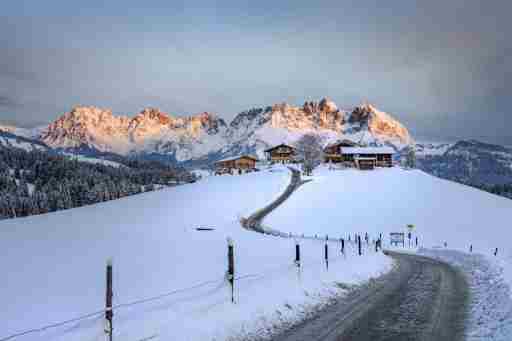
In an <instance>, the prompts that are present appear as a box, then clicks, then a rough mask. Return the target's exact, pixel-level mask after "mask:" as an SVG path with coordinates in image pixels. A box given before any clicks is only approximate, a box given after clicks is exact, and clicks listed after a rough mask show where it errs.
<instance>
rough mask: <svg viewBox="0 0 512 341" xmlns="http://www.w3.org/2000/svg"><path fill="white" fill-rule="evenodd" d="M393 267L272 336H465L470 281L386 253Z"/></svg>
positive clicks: (376, 339)
mask: <svg viewBox="0 0 512 341" xmlns="http://www.w3.org/2000/svg"><path fill="white" fill-rule="evenodd" d="M388 255H389V256H391V257H393V258H394V260H395V261H396V264H397V267H396V269H395V270H393V271H391V272H390V273H388V274H386V275H383V276H381V277H380V278H378V279H376V280H373V281H370V283H368V284H366V285H364V286H362V287H359V288H358V289H355V290H354V291H352V292H351V293H350V294H349V295H348V296H346V297H344V298H341V299H339V300H337V301H335V302H334V303H333V304H331V305H329V306H328V307H327V308H325V309H323V310H321V311H319V312H318V313H317V314H315V316H314V317H312V318H310V319H308V320H305V321H303V322H301V323H300V324H297V325H295V326H294V327H292V328H291V329H289V330H287V331H285V332H283V333H281V335H277V336H275V337H274V338H272V340H273V341H306V340H314V341H320V340H322V341H349V340H350V341H355V340H361V341H370V340H371V341H384V340H386V341H387V340H389V341H391V340H393V341H401V340H404V341H405V340H407V341H415V340H418V341H420V340H422V341H423V340H425V341H427V340H428V341H459V340H464V324H465V318H466V311H467V301H468V299H467V298H468V286H467V283H466V281H465V278H464V276H463V275H461V274H460V273H459V272H458V271H457V270H455V269H454V268H452V267H451V266H450V265H448V264H446V263H443V262H440V261H437V260H433V259H430V258H426V257H422V256H417V255H406V254H399V253H391V252H388Z"/></svg>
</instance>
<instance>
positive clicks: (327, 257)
mask: <svg viewBox="0 0 512 341" xmlns="http://www.w3.org/2000/svg"><path fill="white" fill-rule="evenodd" d="M324 256H325V266H326V267H327V270H329V245H327V242H325V249H324Z"/></svg>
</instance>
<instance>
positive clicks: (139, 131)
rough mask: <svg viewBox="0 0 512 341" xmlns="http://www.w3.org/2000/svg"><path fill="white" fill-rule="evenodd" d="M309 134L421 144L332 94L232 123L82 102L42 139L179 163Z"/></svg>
mask: <svg viewBox="0 0 512 341" xmlns="http://www.w3.org/2000/svg"><path fill="white" fill-rule="evenodd" d="M306 133H313V134H318V135H320V136H322V137H323V138H324V141H325V143H328V142H331V141H335V140H338V139H343V138H348V139H352V140H354V141H355V142H361V143H367V144H388V145H393V146H395V147H397V149H401V148H402V147H404V146H406V145H410V144H412V143H413V140H412V138H411V136H410V134H409V132H408V131H407V129H406V128H405V127H404V126H403V125H402V124H401V123H400V122H398V121H397V120H396V119H394V118H393V117H392V116H391V115H389V114H386V113H384V112H382V111H379V110H377V109H376V108H375V107H373V106H371V105H369V104H365V105H361V106H357V107H355V108H353V109H352V110H341V109H339V108H338V106H337V105H336V104H335V103H334V102H332V101H331V100H329V99H325V98H324V99H322V100H321V101H320V102H305V103H304V105H302V106H299V107H296V106H291V105H289V104H287V103H282V104H275V105H272V106H268V107H266V108H254V109H251V110H248V111H244V112H241V113H240V114H238V115H237V116H236V117H235V118H234V119H233V120H232V121H231V122H230V124H229V125H228V124H226V122H225V121H224V120H223V119H222V118H220V117H218V116H217V115H216V114H212V113H201V114H197V115H192V116H188V117H177V116H173V115H169V114H167V113H164V112H161V111H160V110H158V109H154V108H148V109H144V110H143V111H142V112H140V113H138V114H136V115H134V116H132V117H129V116H123V115H121V116H118V115H113V113H112V111H110V110H106V109H100V108H96V107H84V106H79V107H75V108H73V109H72V110H71V111H70V112H68V113H65V114H64V115H62V116H61V117H60V118H58V119H57V120H56V121H54V122H53V123H51V124H50V125H48V127H46V128H45V129H43V130H42V132H39V133H38V136H37V138H38V139H39V140H40V141H42V142H44V143H46V144H47V145H48V146H50V147H52V148H58V149H65V150H68V151H73V150H76V149H81V148H87V149H89V150H97V151H98V152H109V153H116V154H120V155H129V154H137V153H151V154H159V155H165V156H169V157H171V158H172V159H174V160H176V161H177V162H184V161H194V160H198V159H207V158H209V157H211V156H212V155H228V154H236V153H241V152H244V153H256V154H257V155H260V156H262V152H263V150H264V149H266V148H268V147H269V146H271V145H274V144H279V143H290V144H292V143H294V142H295V141H296V140H297V139H298V138H300V137H301V136H302V135H304V134H306Z"/></svg>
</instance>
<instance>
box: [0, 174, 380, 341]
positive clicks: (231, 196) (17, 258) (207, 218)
mask: <svg viewBox="0 0 512 341" xmlns="http://www.w3.org/2000/svg"><path fill="white" fill-rule="evenodd" d="M288 181H289V172H288V171H287V170H285V169H278V170H276V171H274V172H260V173H252V174H248V175H243V176H221V177H219V176H216V177H207V178H205V179H204V180H202V181H200V182H198V183H195V184H189V185H184V186H179V187H175V188H172V189H165V190H162V191H159V192H152V193H145V194H141V195H137V196H133V197H128V198H123V199H120V200H117V201H112V202H107V203H103V204H100V205H94V206H87V207H82V208H78V209H73V210H68V211H61V212H57V213H53V214H47V215H41V216H35V217H29V218H23V219H14V220H6V221H2V222H1V223H0V250H1V251H0V268H1V269H2V271H3V273H4V274H5V277H3V278H4V280H3V284H2V290H1V292H0V302H2V303H1V305H2V309H0V339H1V338H2V337H4V336H7V335H10V334H11V333H15V332H18V331H22V330H25V329H28V328H32V327H39V326H43V325H45V324H48V323H53V322H58V321H62V320H67V319H69V318H73V317H75V316H79V315H81V314H84V313H88V312H94V311H97V310H98V309H102V307H103V304H104V280H105V279H104V267H105V263H106V260H107V259H108V258H110V257H112V258H113V264H114V304H120V303H126V302H132V301H134V300H138V299H141V298H147V297H151V296H156V295H159V294H162V293H168V292H170V291H173V290H176V289H181V288H190V287H193V286H195V285H197V284H199V283H204V282H205V281H212V282H209V283H208V284H205V285H204V286H201V287H196V288H195V289H191V290H185V291H182V292H175V293H174V294H171V295H169V296H165V297H164V298H160V299H158V300H155V301H151V302H147V303H144V304H139V305H136V306H132V307H124V308H122V309H116V310H115V312H114V328H115V329H114V330H115V332H114V339H116V340H128V341H129V340H133V341H138V340H142V339H145V338H151V339H155V340H211V339H213V338H215V339H216V340H224V339H225V338H226V337H227V336H228V335H239V334H247V333H257V334H262V333H263V334H264V333H267V332H268V330H270V329H271V328H272V326H273V325H274V324H275V323H276V322H277V321H289V320H293V319H296V318H298V317H300V316H301V314H303V313H304V311H307V310H308V307H311V305H313V304H318V303H321V302H324V301H325V299H326V298H327V297H328V296H330V295H332V294H334V293H340V292H341V291H342V290H341V289H340V288H339V286H336V285H335V281H336V282H343V283H348V284H351V283H357V282H360V281H363V280H365V279H368V278H369V277H371V276H376V275H377V274H379V273H380V272H381V271H384V270H386V269H389V267H390V263H389V260H388V259H387V258H386V257H384V256H382V254H375V253H373V252H369V251H368V252H367V254H366V255H365V256H364V257H356V256H355V252H354V250H350V254H349V255H347V258H346V259H344V258H339V253H338V254H337V253H336V251H335V250H336V249H337V248H338V247H339V245H338V243H335V242H333V243H332V249H331V252H332V256H331V257H332V258H331V264H330V271H329V272H327V271H326V270H325V266H324V264H323V262H322V258H323V242H322V241H312V240H309V241H302V242H301V244H302V257H303V261H304V263H305V264H304V270H303V273H302V275H301V277H300V281H299V280H298V278H297V273H296V270H295V267H294V265H293V259H294V251H295V250H294V241H293V239H284V238H276V237H272V236H264V235H260V234H258V233H255V232H249V231H245V230H243V229H242V228H241V227H240V225H239V224H238V222H237V219H238V217H239V216H242V215H245V216H246V215H248V214H249V213H252V212H253V211H255V210H256V209H258V208H260V207H263V206H264V205H266V204H267V203H268V202H269V201H271V200H272V199H273V198H275V197H276V196H277V195H278V194H279V193H280V192H281V191H282V190H283V189H284V188H285V186H286V185H287V183H288ZM196 227H212V228H215V229H216V230H215V231H211V232H198V231H195V230H194V229H195V228H196ZM228 236H229V237H231V238H232V239H233V240H234V244H235V255H236V271H237V276H242V279H240V280H239V281H237V290H236V296H237V304H236V305H233V304H231V302H230V296H229V287H228V286H227V284H226V281H225V278H224V275H225V271H226V252H227V251H226V249H227V247H226V238H227V237H228ZM336 256H338V257H337V259H334V258H335V257H336ZM246 275H248V276H246ZM102 330H103V322H102V316H101V314H100V316H94V317H92V318H90V319H87V320H86V321H82V322H80V323H71V324H68V325H65V326H62V327H59V328H57V329H51V330H47V331H44V332H38V333H34V334H30V335H27V336H24V337H20V338H17V339H16V340H23V341H27V340H66V341H71V340H103V339H104V334H103V331H102Z"/></svg>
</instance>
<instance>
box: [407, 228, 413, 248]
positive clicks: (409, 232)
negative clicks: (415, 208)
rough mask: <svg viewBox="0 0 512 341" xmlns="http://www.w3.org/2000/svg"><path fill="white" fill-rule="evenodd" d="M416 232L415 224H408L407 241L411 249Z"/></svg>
mask: <svg viewBox="0 0 512 341" xmlns="http://www.w3.org/2000/svg"><path fill="white" fill-rule="evenodd" d="M413 230H414V225H413V224H407V231H408V232H407V239H409V247H411V246H412V245H411V239H412V231H413Z"/></svg>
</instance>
